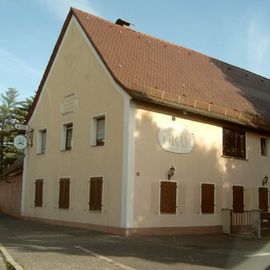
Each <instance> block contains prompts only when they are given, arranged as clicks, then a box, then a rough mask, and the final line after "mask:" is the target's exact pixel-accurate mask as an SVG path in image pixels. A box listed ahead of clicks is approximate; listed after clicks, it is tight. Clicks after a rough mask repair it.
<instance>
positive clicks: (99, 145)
mask: <svg viewBox="0 0 270 270" xmlns="http://www.w3.org/2000/svg"><path fill="white" fill-rule="evenodd" d="M90 146H91V147H102V146H105V143H104V144H91V145H90Z"/></svg>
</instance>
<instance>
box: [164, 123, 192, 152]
mask: <svg viewBox="0 0 270 270" xmlns="http://www.w3.org/2000/svg"><path fill="white" fill-rule="evenodd" d="M159 143H160V145H161V147H162V148H163V149H164V150H166V151H169V152H173V153H179V154H187V153H190V152H191V151H192V149H193V146H194V136H193V134H192V133H191V132H190V131H189V130H188V129H187V128H186V127H184V126H181V125H179V124H178V125H173V126H169V127H163V128H161V129H160V131H159Z"/></svg>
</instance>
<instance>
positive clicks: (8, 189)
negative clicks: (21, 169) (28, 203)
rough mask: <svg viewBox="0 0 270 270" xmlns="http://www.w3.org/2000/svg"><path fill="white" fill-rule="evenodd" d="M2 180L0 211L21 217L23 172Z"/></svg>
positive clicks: (0, 182)
mask: <svg viewBox="0 0 270 270" xmlns="http://www.w3.org/2000/svg"><path fill="white" fill-rule="evenodd" d="M8 181H9V182H10V183H7V182H6V181H4V180H2V181H0V212H2V213H4V214H7V215H10V216H13V217H16V218H19V217H21V214H20V213H21V195H22V173H20V174H17V175H15V176H11V177H9V178H8Z"/></svg>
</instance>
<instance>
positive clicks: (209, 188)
mask: <svg viewBox="0 0 270 270" xmlns="http://www.w3.org/2000/svg"><path fill="white" fill-rule="evenodd" d="M214 211H215V185H214V184H202V186H201V212H202V213H204V214H212V213H214Z"/></svg>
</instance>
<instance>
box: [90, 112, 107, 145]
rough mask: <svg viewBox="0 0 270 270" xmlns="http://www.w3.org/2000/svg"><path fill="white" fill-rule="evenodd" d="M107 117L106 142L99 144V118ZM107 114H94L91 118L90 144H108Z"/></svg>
mask: <svg viewBox="0 0 270 270" xmlns="http://www.w3.org/2000/svg"><path fill="white" fill-rule="evenodd" d="M103 117H104V119H105V126H104V144H103V145H102V144H101V145H99V144H97V120H98V119H100V118H103ZM106 119H107V117H106V114H105V113H101V114H98V115H94V116H92V118H91V138H90V145H91V146H104V145H105V144H106Z"/></svg>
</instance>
